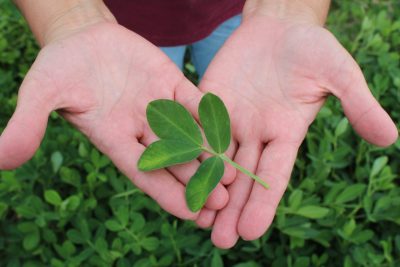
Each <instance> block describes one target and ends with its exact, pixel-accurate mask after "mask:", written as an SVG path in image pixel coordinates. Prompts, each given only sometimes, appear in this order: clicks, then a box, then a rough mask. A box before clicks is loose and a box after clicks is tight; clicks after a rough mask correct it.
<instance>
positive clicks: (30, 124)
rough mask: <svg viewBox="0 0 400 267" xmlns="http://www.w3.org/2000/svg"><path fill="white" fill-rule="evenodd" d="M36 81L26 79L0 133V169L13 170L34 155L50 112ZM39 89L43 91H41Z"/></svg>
mask: <svg viewBox="0 0 400 267" xmlns="http://www.w3.org/2000/svg"><path fill="white" fill-rule="evenodd" d="M40 89H41V87H40V86H39V84H37V82H35V81H34V80H32V79H29V78H26V79H25V80H24V82H23V83H22V85H21V88H20V92H19V96H18V103H17V107H16V110H15V112H14V114H13V116H12V117H11V119H10V121H9V122H8V124H7V127H6V128H5V129H4V131H3V133H2V134H1V136H0V169H1V170H6V169H15V168H17V167H19V166H20V165H22V164H23V163H25V162H26V161H28V160H29V159H30V158H32V156H33V155H34V154H35V152H36V150H37V149H38V147H39V145H40V142H41V141H42V139H43V136H44V134H45V130H46V126H47V119H48V117H49V114H50V112H51V109H48V108H47V106H48V104H46V103H43V102H44V101H43V100H41V99H45V97H44V96H43V95H40V94H39V93H38V91H39V90H40ZM40 91H42V90H40Z"/></svg>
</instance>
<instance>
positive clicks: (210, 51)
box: [160, 15, 242, 78]
mask: <svg viewBox="0 0 400 267" xmlns="http://www.w3.org/2000/svg"><path fill="white" fill-rule="evenodd" d="M241 20H242V15H237V16H234V17H232V18H230V19H228V20H226V21H225V22H223V23H222V24H221V25H219V26H218V27H217V28H216V29H215V30H214V31H213V32H212V33H211V34H210V35H209V36H207V37H206V38H204V39H202V40H200V41H198V42H195V43H193V44H189V45H181V46H167V47H165V46H164V47H160V49H161V50H162V51H163V52H164V53H165V54H167V56H168V57H169V58H170V59H171V60H172V61H173V62H175V64H176V65H177V66H178V67H179V68H180V69H182V68H183V58H184V56H185V51H186V49H190V54H191V57H192V62H193V64H194V66H195V68H196V71H197V73H198V74H199V77H200V78H201V77H203V75H204V73H205V71H206V69H207V67H208V65H209V64H210V62H211V60H212V59H213V58H214V56H215V54H217V52H218V50H219V49H220V48H221V47H222V45H223V44H224V43H225V40H226V39H228V37H229V36H230V35H231V34H232V32H233V31H234V30H235V29H236V28H237V27H239V25H240V22H241Z"/></svg>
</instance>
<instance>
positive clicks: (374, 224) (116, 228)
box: [0, 0, 400, 267]
mask: <svg viewBox="0 0 400 267" xmlns="http://www.w3.org/2000/svg"><path fill="white" fill-rule="evenodd" d="M10 2H11V1H7V0H0V14H1V15H0V106H1V109H0V127H4V126H5V125H6V123H7V121H8V119H9V118H10V116H11V114H12V112H13V110H14V108H15V104H16V95H17V89H18V86H19V84H20V82H21V80H22V77H23V76H24V74H25V73H26V71H27V70H28V69H29V66H30V65H31V64H32V62H33V60H34V57H35V56H36V53H37V51H38V48H37V46H36V45H35V42H34V41H33V38H32V36H31V34H30V33H29V30H28V28H27V26H26V24H25V22H24V20H23V19H22V18H21V17H20V16H19V15H18V13H17V12H16V10H15V9H14V8H13V7H12V5H11V4H10ZM328 27H329V29H330V30H332V31H333V33H334V34H335V35H336V36H337V37H338V38H339V39H340V41H341V42H342V43H343V44H344V45H345V47H346V48H347V49H348V50H349V51H350V52H351V53H352V54H353V55H354V57H355V58H356V60H357V61H358V62H359V63H360V66H361V68H362V69H363V71H364V74H365V76H366V79H367V82H368V84H369V85H370V88H371V90H372V92H373V94H374V95H375V96H376V97H377V98H378V99H379V101H380V103H381V104H382V105H383V106H384V108H385V109H386V110H387V111H388V112H389V113H390V114H391V116H392V117H393V118H394V120H395V121H397V122H399V121H400V110H399V108H398V107H399V103H400V94H399V92H400V66H399V58H400V53H399V51H400V5H399V4H398V1H394V0H382V1H373V0H366V1H364V0H356V1H334V2H333V4H332V11H331V14H330V17H329V20H328ZM186 65H187V66H190V64H186ZM185 72H186V73H189V75H190V76H191V77H194V75H193V73H192V72H190V70H189V69H186V70H185ZM398 126H399V125H398ZM56 151H59V152H60V153H61V155H62V160H60V158H61V157H59V156H56V155H54V156H52V155H53V153H55V152H56ZM399 152H400V142H397V143H396V144H395V145H394V146H392V147H390V148H388V149H380V148H377V147H374V146H372V145H369V144H367V143H366V142H364V141H362V140H361V139H360V138H359V137H358V136H357V135H356V134H355V133H354V132H353V130H352V129H351V127H349V125H347V123H346V122H343V113H342V111H341V108H340V105H339V103H338V101H336V100H335V99H329V101H328V103H327V104H326V105H325V106H324V107H323V108H322V110H321V112H320V114H319V116H318V118H317V120H316V121H315V122H314V123H313V124H312V125H311V127H310V129H309V133H308V135H307V138H306V140H305V142H304V144H303V145H302V147H301V150H300V152H299V156H298V159H297V161H296V167H295V170H294V173H293V175H292V179H291V182H290V185H289V187H288V189H287V191H286V193H285V195H284V197H283V199H282V201H281V203H280V205H279V208H278V210H277V216H276V218H275V220H274V222H273V224H272V225H271V227H270V229H269V230H268V232H267V233H266V235H264V236H263V237H262V238H261V239H259V240H256V241H252V242H244V241H240V242H239V243H238V245H237V246H236V247H235V248H233V249H231V250H219V249H216V248H214V247H213V246H212V245H211V242H210V232H209V231H204V230H198V229H196V227H195V226H194V224H193V223H190V222H183V221H180V220H177V219H175V218H174V217H172V216H170V215H168V214H166V213H165V212H163V211H161V210H160V208H159V207H158V205H157V204H156V203H155V202H154V201H153V200H150V199H149V198H148V197H147V196H145V195H144V194H142V193H141V192H140V190H138V189H137V188H135V187H134V186H133V185H132V184H131V182H130V181H129V180H128V179H126V178H125V177H123V176H122V175H121V174H120V173H119V172H118V171H117V170H116V169H115V167H114V166H113V165H112V164H111V163H110V161H109V160H108V159H107V158H106V157H104V156H102V155H101V154H100V153H99V152H98V151H97V150H95V149H94V148H93V147H92V146H91V145H90V144H89V143H88V141H87V140H86V138H84V137H83V135H82V134H80V133H78V132H77V131H75V130H73V129H72V128H71V126H70V125H69V124H67V123H65V122H64V121H63V120H62V119H60V118H59V116H58V115H57V114H55V113H54V114H52V116H51V118H50V120H49V128H48V130H47V133H46V137H45V140H44V141H43V143H42V145H41V147H40V149H39V151H38V152H37V153H36V155H35V156H34V158H33V159H32V160H30V161H29V162H28V163H27V164H25V165H24V166H22V167H21V168H19V169H17V170H15V171H2V172H1V173H0V266H6V267H11V266H24V267H30V266H55V267H62V266H67V267H73V266H117V267H123V266H134V267H140V266H146V267H147V266H207V267H208V266H212V267H220V266H233V267H261V266H272V267H282V266H290V267H301V266H317V267H322V266H324V267H336V266H344V267H358V266H363V267H389V266H391V267H397V266H400V214H399V212H400V189H399V185H400V180H399V173H400V156H399V155H400V153H399ZM46 192H47V194H46ZM48 192H53V193H48ZM54 192H55V193H56V194H54ZM46 195H47V197H46ZM52 195H58V196H59V198H58V197H55V198H54V196H52ZM53 198H54V199H53ZM50 199H52V200H50ZM48 200H50V202H49V201H48ZM54 200H55V202H54ZM52 202H54V203H57V204H58V205H54V204H53V203H52ZM310 206H312V207H318V210H317V211H316V212H315V213H314V212H313V211H312V210H311V211H310V209H309V208H307V207H310ZM321 208H322V209H321ZM307 209H308V211H307ZM325 209H327V210H329V212H326V211H325ZM304 210H306V213H304ZM299 211H300V212H299ZM321 211H322V212H321ZM305 214H306V215H308V216H304V215H305ZM310 214H311V215H310Z"/></svg>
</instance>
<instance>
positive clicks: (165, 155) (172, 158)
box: [138, 139, 202, 171]
mask: <svg viewBox="0 0 400 267" xmlns="http://www.w3.org/2000/svg"><path fill="white" fill-rule="evenodd" d="M201 152H202V150H201V148H200V147H199V146H196V145H195V144H193V143H189V142H182V141H179V140H165V139H161V140H158V141H156V142H154V143H152V144H150V145H149V146H148V147H147V148H146V150H145V151H144V152H143V154H142V155H141V157H140V159H139V161H138V168H139V170H141V171H152V170H156V169H162V168H165V167H169V166H173V165H176V164H180V163H185V162H189V161H192V160H194V159H196V158H197V157H198V156H200V154H201Z"/></svg>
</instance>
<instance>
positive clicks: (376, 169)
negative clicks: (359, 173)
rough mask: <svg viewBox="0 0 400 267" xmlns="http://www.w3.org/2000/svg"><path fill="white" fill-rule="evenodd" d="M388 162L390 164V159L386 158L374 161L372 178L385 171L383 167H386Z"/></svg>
mask: <svg viewBox="0 0 400 267" xmlns="http://www.w3.org/2000/svg"><path fill="white" fill-rule="evenodd" d="M387 162H388V157H386V156H382V157H379V158H377V159H376V160H375V161H374V164H373V165H372V170H371V174H370V177H374V176H376V175H377V174H378V173H379V172H380V171H381V170H382V169H383V167H385V166H386V164H387Z"/></svg>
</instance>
